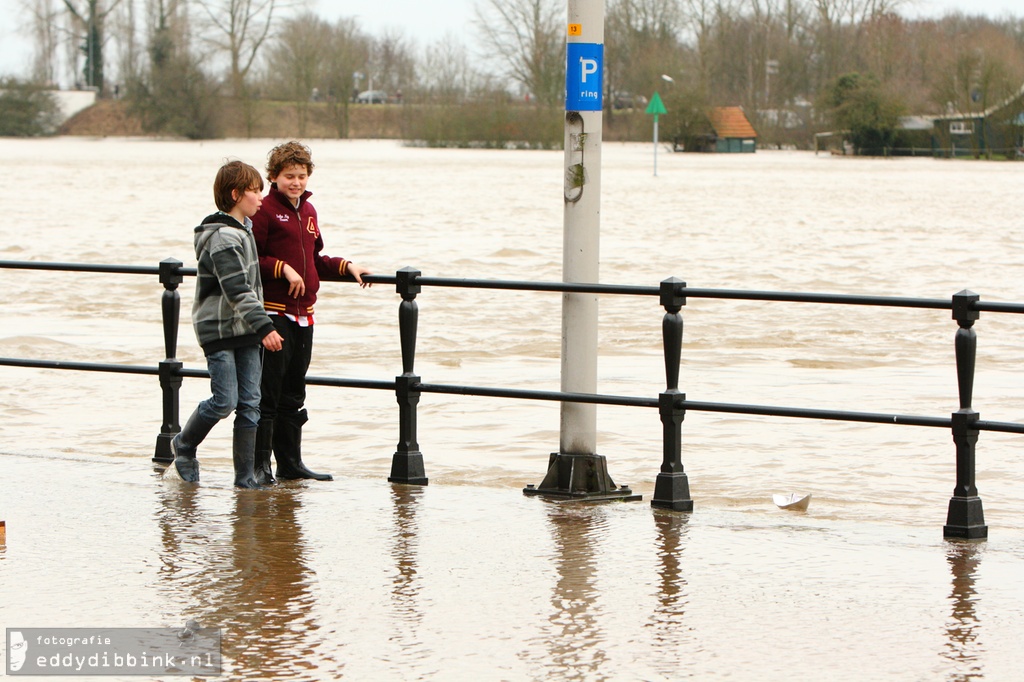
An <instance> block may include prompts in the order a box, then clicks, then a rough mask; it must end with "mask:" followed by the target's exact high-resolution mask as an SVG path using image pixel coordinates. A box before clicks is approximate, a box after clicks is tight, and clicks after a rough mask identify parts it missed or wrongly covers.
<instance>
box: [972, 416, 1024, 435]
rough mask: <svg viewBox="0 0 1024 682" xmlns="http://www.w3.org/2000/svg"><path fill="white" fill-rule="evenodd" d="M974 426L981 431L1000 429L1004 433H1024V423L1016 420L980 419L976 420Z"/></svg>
mask: <svg viewBox="0 0 1024 682" xmlns="http://www.w3.org/2000/svg"><path fill="white" fill-rule="evenodd" d="M973 426H974V428H976V429H978V430H979V431H1000V432H1002V433H1024V424H1017V423H1015V422H990V421H986V420H984V419H979V420H978V421H976V422H974V424H973Z"/></svg>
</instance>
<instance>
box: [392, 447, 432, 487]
mask: <svg viewBox="0 0 1024 682" xmlns="http://www.w3.org/2000/svg"><path fill="white" fill-rule="evenodd" d="M388 482H389V483H405V484H407V485H427V482H428V479H427V470H426V468H424V466H423V453H422V452H396V453H395V454H394V456H392V458H391V475H390V476H388Z"/></svg>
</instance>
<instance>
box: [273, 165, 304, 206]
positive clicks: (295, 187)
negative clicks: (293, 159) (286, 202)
mask: <svg viewBox="0 0 1024 682" xmlns="http://www.w3.org/2000/svg"><path fill="white" fill-rule="evenodd" d="M270 181H271V182H276V183H277V189H278V191H279V192H281V193H282V194H284V195H285V196H286V197H288V198H289V199H291V201H292V203H293V204H294V203H296V202H297V201H298V200H299V197H301V196H302V194H303V192H305V191H306V183H307V182H309V172H308V171H307V170H306V167H305V166H300V165H297V164H296V165H292V166H285V167H284V168H282V169H281V172H280V173H278V174H277V177H273V178H270Z"/></svg>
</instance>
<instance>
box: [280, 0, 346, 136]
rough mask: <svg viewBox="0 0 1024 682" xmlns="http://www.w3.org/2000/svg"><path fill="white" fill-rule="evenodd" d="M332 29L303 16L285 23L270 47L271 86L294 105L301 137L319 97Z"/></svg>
mask: <svg viewBox="0 0 1024 682" xmlns="http://www.w3.org/2000/svg"><path fill="white" fill-rule="evenodd" d="M331 39H332V28H331V25H330V24H329V23H327V22H326V21H325V20H323V19H321V18H319V17H317V16H316V15H314V14H310V13H303V14H300V15H299V16H297V17H294V18H292V19H289V20H287V21H285V22H284V23H283V24H282V26H281V30H280V31H278V33H277V35H276V36H275V39H274V40H273V41H272V42H271V43H270V45H269V49H270V59H269V63H270V64H272V65H273V70H272V71H271V72H270V73H269V74H268V82H269V83H270V84H271V86H272V87H273V88H274V90H275V91H276V92H280V93H282V94H283V95H284V96H285V97H286V98H287V99H288V100H290V101H292V102H295V105H296V107H297V109H298V114H299V130H298V134H299V136H300V137H302V136H305V134H306V120H307V116H308V111H309V104H310V101H311V100H312V99H314V97H318V95H319V86H320V84H321V81H322V80H323V75H324V71H325V67H326V64H327V59H328V54H329V52H328V51H329V47H330V44H331Z"/></svg>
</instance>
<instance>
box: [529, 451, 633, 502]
mask: <svg viewBox="0 0 1024 682" xmlns="http://www.w3.org/2000/svg"><path fill="white" fill-rule="evenodd" d="M523 494H524V495H543V496H545V497H552V498H556V499H559V500H563V501H578V502H603V501H605V500H621V501H626V502H633V501H636V500H640V499H643V496H642V495H634V494H633V491H632V490H630V489H629V487H628V486H616V485H615V482H614V481H612V477H611V476H609V475H608V462H607V460H605V458H604V456H602V455H567V454H562V453H558V452H552V453H551V457H550V458H549V459H548V472H547V475H546V476H545V477H544V480H543V481H542V482H541V484H540V485H539V486H533V485H528V486H526V487H525V488H523Z"/></svg>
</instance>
